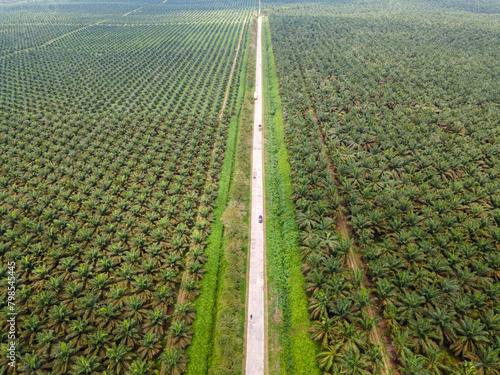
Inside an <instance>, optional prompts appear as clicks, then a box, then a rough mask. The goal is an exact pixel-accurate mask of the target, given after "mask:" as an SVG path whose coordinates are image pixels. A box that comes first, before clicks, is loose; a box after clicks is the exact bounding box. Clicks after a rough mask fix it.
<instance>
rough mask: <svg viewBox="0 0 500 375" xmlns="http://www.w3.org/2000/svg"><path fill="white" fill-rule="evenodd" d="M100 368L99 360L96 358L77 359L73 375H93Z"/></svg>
mask: <svg viewBox="0 0 500 375" xmlns="http://www.w3.org/2000/svg"><path fill="white" fill-rule="evenodd" d="M99 366H100V363H99V360H98V358H97V357H95V356H91V357H88V358H87V357H85V356H80V357H77V358H76V363H75V364H74V366H73V374H75V375H91V374H94V373H95V372H96V370H97V368H98V367H99Z"/></svg>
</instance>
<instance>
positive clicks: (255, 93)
mask: <svg viewBox="0 0 500 375" xmlns="http://www.w3.org/2000/svg"><path fill="white" fill-rule="evenodd" d="M253 100H257V91H255V92H254V93H253Z"/></svg>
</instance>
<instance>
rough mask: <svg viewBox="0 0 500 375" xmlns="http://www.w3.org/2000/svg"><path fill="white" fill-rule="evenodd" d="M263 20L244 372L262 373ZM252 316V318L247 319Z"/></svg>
mask: <svg viewBox="0 0 500 375" xmlns="http://www.w3.org/2000/svg"><path fill="white" fill-rule="evenodd" d="M261 30H262V20H261V18H260V17H259V23H258V31H257V64H256V68H257V69H256V74H255V91H256V92H257V100H255V111H254V128H253V158H252V168H253V176H252V196H251V202H252V213H251V219H250V220H251V232H250V272H249V277H248V301H247V306H248V316H247V354H246V375H260V374H262V375H263V374H264V361H265V339H266V334H265V323H266V322H265V313H264V312H265V305H264V223H262V224H261V223H259V216H260V215H262V216H263V217H264V197H263V195H264V189H263V181H262V180H263V173H262V170H263V164H262V160H263V159H262V131H260V130H259V124H262V58H261V51H262V47H261ZM250 316H251V318H250Z"/></svg>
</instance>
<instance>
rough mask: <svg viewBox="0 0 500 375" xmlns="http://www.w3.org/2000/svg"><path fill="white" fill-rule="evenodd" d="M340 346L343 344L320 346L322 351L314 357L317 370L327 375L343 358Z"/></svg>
mask: <svg viewBox="0 0 500 375" xmlns="http://www.w3.org/2000/svg"><path fill="white" fill-rule="evenodd" d="M342 346H343V343H341V342H339V343H337V344H334V345H326V346H322V351H321V352H320V353H319V354H318V355H317V356H316V358H317V360H318V365H319V368H321V369H323V370H324V371H325V372H327V373H328V372H329V371H330V370H331V369H332V368H333V367H334V365H335V364H336V363H338V362H339V360H340V358H341V357H342V356H343V354H342V351H341V349H342Z"/></svg>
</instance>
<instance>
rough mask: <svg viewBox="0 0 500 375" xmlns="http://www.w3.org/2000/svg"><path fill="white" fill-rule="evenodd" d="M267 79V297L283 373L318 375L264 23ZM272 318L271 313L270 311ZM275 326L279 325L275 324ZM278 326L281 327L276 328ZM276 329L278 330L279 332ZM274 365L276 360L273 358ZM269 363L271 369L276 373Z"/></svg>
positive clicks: (276, 88)
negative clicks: (272, 301)
mask: <svg viewBox="0 0 500 375" xmlns="http://www.w3.org/2000/svg"><path fill="white" fill-rule="evenodd" d="M262 30H263V36H262V38H263V41H262V49H263V78H264V104H265V120H264V124H265V134H266V159H267V163H266V201H267V202H268V204H267V212H266V257H267V264H268V283H269V287H268V288H269V293H270V295H271V296H272V298H275V299H276V302H275V303H276V304H277V308H278V309H279V310H280V313H281V314H275V313H274V312H273V314H272V315H273V316H272V317H271V318H270V327H271V328H270V329H271V330H272V329H276V330H277V332H278V333H277V334H278V345H279V346H280V350H278V358H277V361H278V362H279V363H278V365H277V367H278V368H279V369H280V373H286V374H293V373H295V374H311V375H312V374H318V373H319V370H318V367H317V365H316V364H315V361H314V357H315V354H316V353H315V348H314V345H313V343H312V342H311V339H310V338H309V337H308V333H307V330H308V328H309V326H310V322H309V319H308V314H307V301H306V295H305V293H304V291H303V287H304V277H303V275H302V274H301V272H300V268H301V263H302V262H301V259H300V256H299V249H298V246H297V235H298V230H297V226H296V224H295V222H294V220H293V217H294V208H293V204H292V203H291V196H292V182H291V178H290V165H289V163H288V152H287V150H286V145H285V139H284V129H283V117H282V112H281V100H280V94H279V82H278V76H277V73H276V66H275V60H274V53H273V48H272V44H271V35H270V30H269V23H268V22H267V20H266V22H264V23H263V27H262ZM270 315H271V311H270ZM271 322H274V323H275V324H274V325H273V323H271ZM276 323H277V324H276ZM276 325H277V327H276ZM271 360H272V358H271ZM274 366H275V364H274V363H271V364H270V367H271V368H274Z"/></svg>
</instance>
